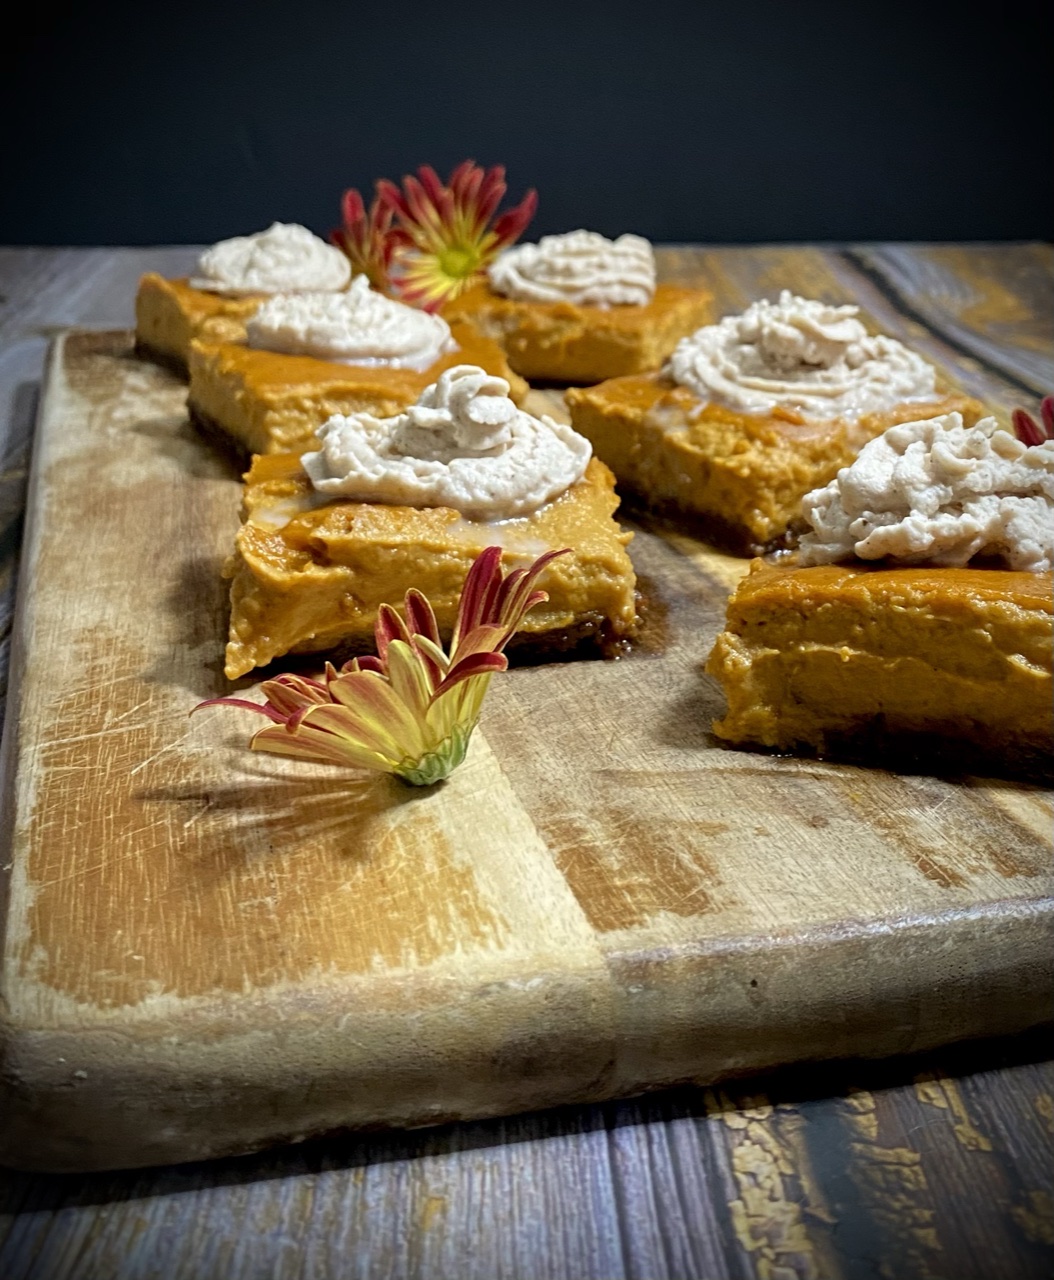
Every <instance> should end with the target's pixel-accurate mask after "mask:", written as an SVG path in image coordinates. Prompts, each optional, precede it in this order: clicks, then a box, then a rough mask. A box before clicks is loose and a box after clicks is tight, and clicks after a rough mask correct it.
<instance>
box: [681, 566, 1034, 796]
mask: <svg viewBox="0 0 1054 1280" xmlns="http://www.w3.org/2000/svg"><path fill="white" fill-rule="evenodd" d="M1052 650H1054V587H1052V583H1051V579H1050V575H1049V574H1041V573H1026V572H1020V571H1013V570H1008V569H994V568H991V569H990V568H964V569H952V568H947V569H946V568H909V567H903V568H883V567H874V566H868V565H866V564H837V565H820V566H810V567H808V568H799V567H794V566H785V567H781V566H773V565H769V564H765V563H763V562H762V561H760V560H758V561H755V562H754V564H753V565H752V566H751V572H750V573H749V574H748V575H747V577H746V578H745V579H744V580H743V581H742V583H741V584H740V586H739V589H738V590H737V591H736V593H735V595H734V596H733V597H732V599H731V600H730V601H729V604H728V617H727V622H726V624H725V630H724V631H723V632H722V633H721V635H719V636H718V638H717V642H716V644H715V645H714V649H713V652H712V653H711V655H710V658H709V661H708V663H707V668H706V669H707V671H708V672H709V673H710V674H711V675H712V676H713V677H714V678H715V679H716V680H717V681H718V682H719V684H720V685H721V687H722V689H723V690H724V693H725V697H726V699H727V702H728V710H727V712H726V713H725V715H724V716H723V717H722V718H721V719H720V720H718V721H716V723H715V724H714V732H715V733H716V734H717V735H718V737H720V738H723V739H724V740H725V741H727V742H732V743H736V744H737V745H742V746H760V747H768V748H774V749H776V750H778V751H789V752H800V751H804V752H807V753H810V754H816V755H821V756H823V755H849V756H859V757H864V758H868V759H871V760H876V759H877V760H879V761H880V762H881V763H883V764H886V765H887V767H891V768H898V767H901V766H902V763H903V761H904V759H905V753H907V754H908V755H909V756H910V755H917V754H919V753H921V754H923V755H926V756H929V755H931V754H933V753H934V752H936V754H937V756H938V759H939V762H940V763H941V764H942V765H947V764H964V765H965V766H966V767H970V768H976V767H978V766H981V767H993V766H994V767H995V768H996V769H998V770H999V771H1000V772H1002V771H1010V772H1025V773H1038V774H1041V775H1044V776H1045V775H1049V774H1050V772H1051V770H1052V767H1054V682H1052Z"/></svg>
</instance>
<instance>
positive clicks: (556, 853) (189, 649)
mask: <svg viewBox="0 0 1054 1280" xmlns="http://www.w3.org/2000/svg"><path fill="white" fill-rule="evenodd" d="M184 394H185V388H184V387H183V385H182V384H180V383H178V382H176V381H175V380H174V379H172V378H170V377H169V376H168V375H167V374H165V373H164V372H162V371H161V370H158V369H156V368H154V367H153V366H151V365H149V364H146V363H143V362H140V361H138V360H136V359H135V358H134V357H133V356H132V355H131V353H130V339H129V335H127V334H125V333H114V334H96V335H86V334H77V335H73V336H71V337H69V338H68V339H66V340H65V341H60V342H59V343H58V344H57V347H56V350H55V355H54V359H53V361H52V365H51V371H50V375H49V381H48V385H47V388H46V395H45V403H44V411H43V414H42V417H41V421H40V424H39V429H38V439H37V446H36V454H35V461H34V477H33V483H32V489H31V494H30V500H29V513H30V524H29V531H28V535H27V546H26V552H25V558H24V562H23V572H22V582H21V588H20V600H19V606H18V609H17V616H16V651H15V654H14V658H13V683H12V702H11V708H10V713H9V716H8V722H7V732H6V735H5V747H4V750H5V768H4V776H5V782H6V788H7V798H6V805H5V819H4V821H5V823H6V824H7V828H8V829H9V830H10V833H11V842H10V848H11V853H10V855H9V860H8V865H7V867H6V874H5V876H4V883H5V884H6V885H7V891H6V896H5V899H4V903H3V915H2V919H3V922H4V959H3V975H2V981H3V987H2V995H3V1006H2V1008H3V1020H4V1022H3V1031H2V1034H3V1076H2V1084H0V1087H2V1089H3V1094H4V1096H3V1097H2V1099H0V1107H2V1108H3V1110H4V1111H6V1113H7V1114H6V1122H5V1125H4V1128H3V1131H2V1135H0V1136H2V1144H3V1145H2V1148H0V1160H2V1161H4V1162H7V1163H12V1164H15V1165H24V1166H29V1167H43V1168H53V1169H85V1168H105V1167H119V1166H124V1165H133V1164H147V1163H157V1162H172V1161H178V1160H188V1159H194V1158H199V1157H204V1156H210V1155H217V1154H223V1153H227V1152H233V1151H239V1150H246V1149H250V1148H253V1147H258V1146H261V1145H264V1144H266V1143H269V1142H274V1141H278V1140H282V1139H288V1138H292V1137H297V1136H301V1135H304V1134H309V1133H315V1132H321V1131H325V1130H328V1129H331V1128H334V1127H337V1126H342V1125H353V1126H358V1125H375V1124H396V1125H406V1124H409V1125H416V1124H426V1123H430V1122H434V1121H438V1120H442V1119H447V1118H452V1117H477V1116H485V1115H489V1114H500V1113H510V1112H514V1111H518V1110H524V1109H527V1108H535V1107H542V1106H548V1105H552V1104H555V1103H560V1102H572V1101H582V1100H588V1099H597V1098H604V1097H612V1096H618V1095H624V1094H630V1093H633V1092H637V1091H640V1090H641V1089H645V1088H651V1087H657V1086H660V1085H663V1084H668V1083H671V1082H674V1081H684V1080H713V1079H716V1078H719V1077H720V1076H722V1075H725V1074H728V1073H738V1072H746V1071H750V1070H755V1069H758V1068H763V1067H768V1066H773V1065H776V1064H779V1063H783V1062H788V1061H796V1060H801V1059H812V1058H822V1057H832V1056H865V1057H866V1056H882V1055H887V1054H892V1053H898V1052H905V1051H909V1050H912V1049H917V1048H923V1047H926V1046H931V1045H935V1044H939V1043H942V1042H945V1041H947V1040H951V1039H955V1038H958V1037H963V1036H967V1035H974V1034H984V1033H993V1034H994V1033H1000V1032H1009V1031H1013V1030H1016V1029H1019V1028H1023V1027H1025V1026H1028V1025H1031V1024H1032V1023H1035V1022H1037V1021H1039V1020H1041V1019H1042V1018H1044V1017H1047V1016H1049V1008H1050V1000H1051V994H1050V967H1049V962H1048V957H1049V946H1050V941H1051V937H1052V928H1051V919H1052V917H1051V910H1050V908H1051V901H1050V889H1051V884H1050V862H1049V833H1050V822H1051V805H1050V796H1049V794H1048V793H1046V792H1044V791H1041V790H1039V789H1036V788H1034V787H1029V786H1025V785H1016V784H1013V783H1010V782H1005V781H1000V782H995V781H990V782H985V781H983V780H978V779H959V780H940V779H936V778H932V777H924V776H898V775H896V774H891V773H886V772H883V771H878V770H865V769H858V768H852V767H848V766H841V765H834V764H825V763H817V762H813V761H799V760H785V759H776V758H772V757H767V756H764V755H760V754H751V753H742V752H734V751H729V750H726V749H723V748H721V747H720V746H719V745H718V744H717V743H716V741H715V740H714V739H713V738H712V737H711V736H710V734H709V724H710V721H711V719H712V718H713V716H714V714H715V713H716V712H717V711H718V709H719V700H718V695H717V693H716V691H715V689H714V688H713V686H712V685H711V684H710V682H709V681H708V680H707V679H706V677H704V676H703V674H702V672H701V665H702V663H703V661H704V660H705V657H706V654H707V653H708V651H709V647H710V645H711V643H712V641H713V638H714V636H715V634H716V632H717V630H718V629H719V628H720V624H721V621H722V618H723V612H724V601H725V598H726V596H727V591H728V589H729V587H730V586H731V585H732V584H733V583H734V581H735V579H736V577H737V575H738V574H739V573H740V572H742V570H743V567H744V564H743V562H741V561H735V560H732V559H729V558H727V557H723V556H719V555H717V554H715V553H713V552H711V551H709V550H708V549H707V548H705V547H704V546H703V545H702V544H700V543H696V542H694V541H692V540H690V539H687V538H684V537H680V536H675V535H665V536H660V535H659V534H656V533H647V532H644V531H639V532H638V534H637V537H636V539H635V541H634V543H633V545H632V554H633V557H634V561H635V563H636V566H637V570H638V573H639V574H640V576H641V579H642V582H643V585H644V586H645V589H646V591H647V593H648V595H649V596H650V597H651V599H652V601H653V607H652V611H651V615H650V622H649V627H648V630H647V632H646V635H645V637H644V641H643V643H642V644H641V646H640V647H639V648H638V650H637V651H636V652H635V653H634V654H633V655H631V656H630V657H628V658H625V659H623V660H622V661H619V662H609V663H604V662H572V663H562V664H553V665H548V666H543V667H538V668H530V669H523V670H518V671H515V672H512V673H510V674H509V675H508V676H506V677H502V678H501V679H500V680H496V681H495V682H494V685H493V687H492V691H491V694H490V697H489V699H488V704H487V707H486V710H485V713H484V720H483V725H482V729H481V731H480V732H479V733H478V734H477V737H476V739H475V740H474V745H473V748H472V751H471V753H470V756H469V759H468V761H467V762H466V764H465V766H464V767H463V768H462V769H460V770H459V771H458V772H457V773H456V774H455V775H454V776H453V777H452V778H451V780H450V781H449V782H448V783H447V784H445V785H443V786H441V787H438V788H433V789H431V790H428V791H425V792H421V791H415V790H412V789H408V788H405V787H404V786H402V784H399V783H396V782H393V781H391V780H388V779H385V778H373V777H363V776H361V775H353V774H351V773H340V772H337V771H334V770H331V769H326V768H324V767H321V766H319V767H314V766H306V765H303V764H295V763H291V762H285V761H281V760H278V759H274V758H269V757H263V756H259V755H251V754H249V753H248V752H247V751H246V750H245V745H244V744H245V741H246V739H247V735H248V733H249V731H250V730H251V729H252V728H254V727H256V725H255V722H253V721H251V719H250V717H248V716H246V717H244V719H240V718H239V717H238V716H237V715H236V714H235V713H233V712H230V713H226V714H224V713H222V712H214V713H211V714H202V715H200V716H197V717H195V718H194V719H193V720H188V712H189V710H190V708H192V707H193V706H194V705H195V704H196V703H197V702H198V701H200V700H201V699H202V698H205V697H208V696H211V695H214V694H216V693H219V692H221V691H224V690H226V689H227V685H226V684H225V682H224V681H223V678H222V674H221V655H222V645H223V639H224V635H225V629H226V599H225V594H226V593H225V584H224V583H223V582H222V581H221V580H220V577H219V566H220V563H221V562H222V559H223V557H224V555H225V554H226V551H227V549H228V547H229V545H230V541H231V538H232V536H233V532H234V529H235V527H236V524H237V506H238V482H237V478H236V476H235V475H234V474H233V473H232V472H231V471H230V470H229V469H228V468H227V466H226V464H225V463H224V462H223V461H222V460H221V459H219V458H218V457H217V456H215V455H214V454H213V453H212V452H211V451H210V450H209V448H208V446H207V445H206V444H204V443H203V442H202V441H201V440H199V439H198V437H197V436H196V435H195V434H194V432H193V430H192V429H191V428H190V426H189V425H188V424H187V422H186V418H185V414H184V412H183V398H184ZM245 720H249V721H250V723H248V724H247V723H245Z"/></svg>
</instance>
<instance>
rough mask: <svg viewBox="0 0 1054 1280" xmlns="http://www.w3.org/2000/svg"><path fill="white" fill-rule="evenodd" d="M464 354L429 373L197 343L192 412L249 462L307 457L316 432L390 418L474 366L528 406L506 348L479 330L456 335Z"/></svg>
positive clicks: (457, 330) (465, 328)
mask: <svg viewBox="0 0 1054 1280" xmlns="http://www.w3.org/2000/svg"><path fill="white" fill-rule="evenodd" d="M450 332H451V336H452V337H453V339H454V341H455V342H456V343H457V350H456V351H453V352H450V353H448V354H447V355H444V356H441V357H440V358H439V359H438V360H437V361H436V362H435V363H434V364H432V365H429V367H428V368H427V369H424V370H422V371H421V372H417V371H415V370H413V369H394V368H390V367H386V366H384V365H353V364H337V363H334V362H332V361H328V360H318V359H316V358H315V357H314V356H291V355H285V354H283V353H280V352H275V351H262V350H258V349H257V348H255V347H248V346H244V345H241V344H237V343H220V344H213V343H204V342H201V343H194V344H192V347H191V353H190V391H189V394H188V396H187V408H188V410H189V412H190V416H191V418H192V420H193V421H194V422H195V423H196V424H197V425H198V427H199V428H200V429H201V430H203V431H204V432H205V434H207V435H210V436H213V437H216V438H218V439H220V440H221V441H222V442H223V443H225V444H227V445H228V446H230V445H233V446H235V448H236V449H237V450H238V451H239V452H240V453H241V454H242V455H243V456H246V457H247V456H248V455H249V454H257V453H259V454H271V453H304V452H306V451H307V450H309V449H313V448H314V447H315V444H316V441H315V431H316V429H317V428H318V427H319V426H320V425H321V423H323V422H325V421H326V419H327V418H330V417H332V415H333V414H335V413H342V414H351V413H360V412H365V413H372V414H373V415H374V416H375V417H378V418H390V417H393V416H394V415H395V414H397V413H400V412H401V411H402V410H403V409H405V408H406V407H407V405H411V404H413V403H414V401H415V400H416V399H417V398H418V396H419V395H420V394H421V392H422V391H423V390H424V389H425V387H427V386H429V385H430V384H431V383H433V382H435V381H436V380H437V379H438V377H439V375H440V374H441V373H443V372H444V370H446V369H451V368H453V367H454V366H455V365H459V364H474V365H478V366H480V367H481V368H483V369H485V370H486V371H487V372H488V373H492V374H495V375H496V376H498V377H500V378H504V379H505V380H506V382H508V383H509V395H510V397H511V398H512V399H513V400H515V401H516V402H517V404H518V403H519V402H520V401H522V400H523V398H524V396H526V394H527V391H528V386H527V384H526V382H524V380H523V379H522V378H518V377H517V376H516V374H515V373H513V372H512V370H511V369H510V368H509V366H508V363H507V361H506V359H505V356H504V354H503V352H502V350H501V348H500V347H499V346H498V345H497V343H495V342H493V341H492V340H491V339H490V338H485V337H483V336H482V335H481V334H480V333H479V332H478V331H477V330H476V329H475V328H473V326H472V325H470V324H468V323H466V322H461V323H460V324H453V325H451V328H450Z"/></svg>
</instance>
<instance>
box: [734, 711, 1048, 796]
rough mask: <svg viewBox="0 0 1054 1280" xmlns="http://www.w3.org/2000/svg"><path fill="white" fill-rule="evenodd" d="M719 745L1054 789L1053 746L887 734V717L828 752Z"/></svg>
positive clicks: (842, 735) (842, 733)
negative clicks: (997, 745)
mask: <svg viewBox="0 0 1054 1280" xmlns="http://www.w3.org/2000/svg"><path fill="white" fill-rule="evenodd" d="M714 745H715V746H719V747H723V748H725V749H727V750H729V751H755V752H762V753H764V754H765V755H774V756H795V757H802V756H805V757H807V758H809V759H812V760H831V761H840V762H843V763H846V764H858V765H865V766H867V767H868V768H876V767H877V768H880V769H886V770H888V771H889V772H890V773H897V774H911V773H921V774H928V775H932V776H935V777H959V776H961V775H963V774H968V775H971V776H974V777H991V778H1013V779H1015V780H1017V781H1025V782H1033V783H1036V784H1039V785H1050V784H1051V783H1054V754H1052V752H1051V750H1050V746H1049V744H1047V745H1040V744H1036V745H1035V746H1032V747H1016V748H1000V750H999V751H998V752H995V751H993V750H990V749H989V748H987V747H986V746H985V745H984V744H982V743H978V742H969V741H966V740H964V739H962V738H960V737H954V738H953V737H950V736H945V735H943V734H940V733H909V732H906V731H905V730H902V729H901V730H893V729H889V728H887V726H886V724H885V720H884V717H882V716H875V717H872V718H869V719H867V720H861V721H859V722H858V723H857V724H855V725H854V726H853V728H852V729H839V730H837V731H835V732H827V733H826V734H825V735H824V746H823V750H817V749H816V747H815V746H814V745H812V744H811V743H804V742H794V743H790V744H788V745H785V746H780V747H766V746H761V745H759V744H755V743H749V742H742V743H730V742H726V741H725V740H724V739H723V738H715V739H714Z"/></svg>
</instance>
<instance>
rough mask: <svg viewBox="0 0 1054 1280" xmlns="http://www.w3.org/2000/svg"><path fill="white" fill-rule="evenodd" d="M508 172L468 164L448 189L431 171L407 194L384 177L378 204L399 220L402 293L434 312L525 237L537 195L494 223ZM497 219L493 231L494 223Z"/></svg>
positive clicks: (410, 182)
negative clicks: (504, 251) (504, 250)
mask: <svg viewBox="0 0 1054 1280" xmlns="http://www.w3.org/2000/svg"><path fill="white" fill-rule="evenodd" d="M506 189H507V188H506V183H505V169H504V168H503V167H502V166H501V165H495V166H494V167H493V168H492V169H487V170H486V171H484V170H483V169H481V168H480V167H479V165H477V164H475V163H474V162H473V161H471V160H465V161H463V162H462V163H461V164H459V165H458V166H457V168H456V169H455V170H454V171H453V173H452V174H451V175H450V178H449V181H448V183H447V185H446V186H444V185H443V184H442V182H441V181H440V180H439V176H438V175H437V174H436V171H435V170H434V169H433V168H431V167H430V166H429V165H422V166H421V167H420V168H419V169H418V170H417V177H416V178H415V177H413V176H412V175H410V176H407V177H404V178H403V185H402V189H401V190H400V189H399V187H397V186H396V185H395V183H394V182H388V181H387V180H386V179H383V178H382V179H381V180H380V181H379V182H378V183H377V198H378V200H379V201H380V203H381V205H382V206H383V207H385V208H387V209H388V210H389V211H390V212H391V214H392V215H393V216H394V218H395V220H396V223H397V225H396V226H395V227H394V228H393V231H392V236H393V238H394V240H395V245H396V248H395V256H394V258H393V260H392V266H391V275H392V282H393V285H394V287H395V291H396V292H397V294H398V296H399V297H400V298H401V299H402V300H403V301H404V302H408V303H410V304H411V305H413V306H417V307H423V308H424V309H425V310H426V311H434V310H436V309H437V308H438V307H440V306H442V304H443V303H444V302H448V301H450V299H451V298H456V297H457V296H458V294H459V293H462V292H463V291H464V290H465V289H467V288H468V287H469V285H471V284H473V283H475V281H477V280H479V279H481V278H482V276H483V273H484V271H485V269H486V267H487V264H488V263H490V262H492V261H493V260H494V258H496V257H497V255H498V254H499V253H500V252H501V251H502V250H503V249H506V248H508V246H509V245H511V244H513V243H514V242H515V241H516V240H518V239H519V237H520V236H521V235H522V234H523V232H524V230H525V229H526V227H527V224H528V223H529V222H530V220H531V219H532V218H533V217H534V211H535V208H536V207H537V204H538V196H537V193H536V192H535V191H534V190H533V189H532V190H530V191H528V192H527V194H526V195H525V196H524V198H523V199H522V200H521V201H520V203H519V204H518V205H516V206H515V207H514V208H512V209H507V210H506V211H505V212H504V213H502V214H501V215H500V216H499V217H497V218H496V220H495V214H496V213H497V210H498V205H499V204H501V201H502V199H503V197H504V195H505V192H506ZM492 220H494V221H493V225H492Z"/></svg>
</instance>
